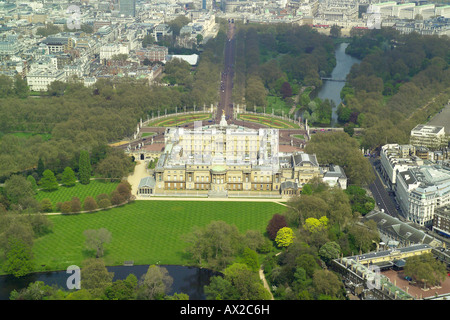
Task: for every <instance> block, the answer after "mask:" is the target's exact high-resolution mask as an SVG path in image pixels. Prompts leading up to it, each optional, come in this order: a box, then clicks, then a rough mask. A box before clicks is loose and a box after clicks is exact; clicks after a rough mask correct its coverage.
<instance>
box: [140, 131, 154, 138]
mask: <svg viewBox="0 0 450 320" xmlns="http://www.w3.org/2000/svg"><path fill="white" fill-rule="evenodd" d="M154 134H155V132H143V133H142V137H143V138H144V137H149V136H153V135H154Z"/></svg>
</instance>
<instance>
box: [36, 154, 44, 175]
mask: <svg viewBox="0 0 450 320" xmlns="http://www.w3.org/2000/svg"><path fill="white" fill-rule="evenodd" d="M44 171H45V166H44V161H43V160H42V158H39V160H38V163H37V168H36V173H37V174H38V176H39V178H41V177H42V174H43V173H44Z"/></svg>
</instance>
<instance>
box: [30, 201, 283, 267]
mask: <svg viewBox="0 0 450 320" xmlns="http://www.w3.org/2000/svg"><path fill="white" fill-rule="evenodd" d="M284 209H285V208H284V207H283V206H281V205H280V204H277V203H270V202H231V201H176V200H174V201H165V200H162V201H158V200H150V201H147V200H141V201H135V202H132V203H130V204H128V205H125V206H122V207H117V208H113V209H108V210H104V211H99V212H95V213H82V214H75V215H53V216H49V219H50V220H51V221H52V222H53V232H52V233H50V234H47V235H45V236H43V237H41V238H39V239H37V240H36V241H35V245H34V248H33V252H34V256H35V266H36V269H37V270H36V271H45V270H65V269H66V268H67V267H68V266H70V265H73V264H75V265H80V263H81V262H82V261H83V260H84V259H86V258H90V257H94V256H95V254H94V253H93V252H91V251H88V250H86V248H85V237H84V235H83V231H84V230H87V229H99V228H106V229H107V230H109V231H110V232H111V233H112V241H111V243H109V244H106V245H105V248H106V250H105V256H104V257H103V258H104V260H105V263H106V265H122V264H123V263H124V261H129V260H133V261H134V264H136V265H143V264H155V263H159V264H169V265H183V264H184V265H186V264H188V259H187V257H186V255H185V254H184V253H183V249H184V248H185V246H186V243H185V242H184V241H183V240H182V236H183V235H186V234H190V233H191V232H192V231H193V228H194V226H199V227H204V226H206V225H208V224H209V223H210V222H211V221H218V220H222V221H225V222H226V223H228V224H234V225H236V227H237V228H238V229H239V231H240V232H241V233H244V232H245V231H246V230H258V231H261V232H264V231H265V228H266V226H267V223H268V222H269V220H270V219H271V218H272V216H273V214H275V213H280V212H283V211H284Z"/></svg>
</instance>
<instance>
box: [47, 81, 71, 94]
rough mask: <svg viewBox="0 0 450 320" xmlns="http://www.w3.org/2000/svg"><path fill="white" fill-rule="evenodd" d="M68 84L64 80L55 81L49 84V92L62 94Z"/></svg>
mask: <svg viewBox="0 0 450 320" xmlns="http://www.w3.org/2000/svg"><path fill="white" fill-rule="evenodd" d="M66 87H67V84H66V83H65V82H62V81H58V80H57V81H53V82H52V83H50V85H49V86H48V89H47V92H48V94H49V95H50V96H57V97H58V96H62V95H64V91H65V90H66Z"/></svg>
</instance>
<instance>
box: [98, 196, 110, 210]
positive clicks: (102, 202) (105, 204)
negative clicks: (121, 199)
mask: <svg viewBox="0 0 450 320" xmlns="http://www.w3.org/2000/svg"><path fill="white" fill-rule="evenodd" d="M97 204H98V207H99V208H101V209H105V208H108V207H110V206H111V200H109V199H108V198H103V199H100V200H99V201H98V202H97Z"/></svg>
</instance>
